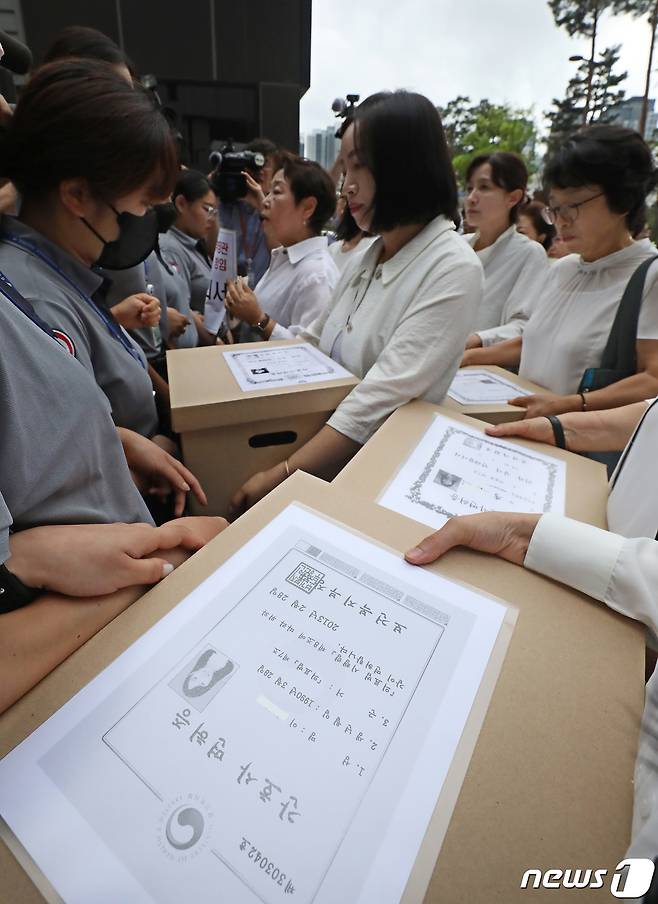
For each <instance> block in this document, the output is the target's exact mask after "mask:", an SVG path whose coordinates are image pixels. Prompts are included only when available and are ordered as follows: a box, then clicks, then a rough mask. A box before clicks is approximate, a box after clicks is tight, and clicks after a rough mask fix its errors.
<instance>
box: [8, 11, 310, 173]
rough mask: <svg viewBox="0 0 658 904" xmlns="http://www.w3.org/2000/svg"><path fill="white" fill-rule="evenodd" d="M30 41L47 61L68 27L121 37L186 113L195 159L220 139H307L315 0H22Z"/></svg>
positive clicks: (292, 144) (185, 129) (140, 67)
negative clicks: (303, 115) (304, 102)
mask: <svg viewBox="0 0 658 904" xmlns="http://www.w3.org/2000/svg"><path fill="white" fill-rule="evenodd" d="M21 7H22V14H23V22H24V26H25V40H26V43H27V44H28V46H29V47H30V49H31V50H32V53H33V54H34V58H35V61H36V62H37V63H38V62H40V60H41V58H42V56H43V54H44V52H45V50H46V48H47V47H48V44H49V43H50V41H51V39H52V38H53V37H54V35H55V34H56V33H57V32H58V31H59V29H60V28H62V27H64V26H65V25H89V26H92V27H93V28H98V29H100V31H103V32H105V34H107V35H109V36H110V37H111V38H113V39H114V40H115V41H116V42H117V44H119V45H120V46H121V47H122V49H123V50H124V51H125V53H127V55H128V56H129V57H130V58H131V59H132V60H133V62H134V64H135V67H136V69H137V71H138V72H139V73H140V74H145V73H152V74H154V75H155V76H156V77H157V79H158V91H159V94H160V96H161V97H162V100H163V103H164V104H165V105H166V106H169V107H171V108H172V109H173V110H174V111H175V112H176V114H177V115H178V117H179V127H180V129H181V131H182V133H183V136H184V138H185V140H186V142H187V144H188V147H189V150H190V162H191V164H192V165H197V166H202V168H204V167H205V162H206V160H207V155H208V150H209V146H210V143H211V142H212V141H221V140H225V139H227V138H233V139H235V140H236V142H244V141H248V140H249V139H251V138H253V137H255V136H256V135H265V136H267V137H268V138H271V139H273V140H274V141H276V142H277V143H278V144H280V145H282V146H284V147H288V148H290V149H292V150H297V148H298V147H299V101H300V99H301V97H302V95H303V94H304V93H305V91H306V90H307V88H308V87H309V84H310V55H311V0H277V2H272V0H239V2H235V0H183V2H181V0H93V2H90V0H56V2H52V3H51V2H44V0H21Z"/></svg>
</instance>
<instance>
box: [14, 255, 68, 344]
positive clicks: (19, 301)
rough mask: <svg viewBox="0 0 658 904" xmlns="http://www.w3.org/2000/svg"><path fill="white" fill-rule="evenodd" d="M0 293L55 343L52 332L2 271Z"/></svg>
mask: <svg viewBox="0 0 658 904" xmlns="http://www.w3.org/2000/svg"><path fill="white" fill-rule="evenodd" d="M0 293H1V294H2V295H4V297H5V298H6V299H7V301H9V302H11V304H13V305H14V307H15V308H18V310H19V311H20V312H21V314H24V315H25V316H26V317H27V318H28V320H31V321H32V323H34V324H35V325H36V326H38V327H39V329H40V330H43V332H44V333H46V334H47V335H48V336H50V337H51V339H55V341H57V338H56V337H55V336H54V335H53V331H52V330H51V328H50V327H49V326H48V324H47V323H46V322H45V320H42V319H41V318H40V317H39V316H38V315H37V313H36V311H35V310H34V308H33V307H32V305H31V304H30V302H29V301H27V299H25V298H23V296H22V295H21V293H20V292H19V291H18V289H17V288H16V287H15V286H13V285H12V284H11V282H10V281H9V280H8V279H7V277H6V276H5V274H4V273H3V272H2V270H0Z"/></svg>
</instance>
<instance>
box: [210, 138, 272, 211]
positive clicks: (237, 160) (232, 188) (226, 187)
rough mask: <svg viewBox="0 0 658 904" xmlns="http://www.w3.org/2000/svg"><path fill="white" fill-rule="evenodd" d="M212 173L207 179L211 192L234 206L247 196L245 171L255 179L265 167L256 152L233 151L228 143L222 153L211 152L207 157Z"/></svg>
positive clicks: (259, 154) (262, 157)
mask: <svg viewBox="0 0 658 904" xmlns="http://www.w3.org/2000/svg"><path fill="white" fill-rule="evenodd" d="M209 161H210V165H211V167H212V172H211V173H210V176H209V177H208V181H209V182H210V185H211V188H212V190H213V191H214V192H215V194H216V195H218V197H219V198H220V200H221V201H224V202H225V203H227V204H234V203H235V202H236V201H239V200H240V199H241V198H244V197H245V195H246V194H247V179H246V177H245V175H244V171H245V170H246V171H247V172H248V173H249V174H250V175H252V176H253V177H254V178H255V179H258V176H259V174H260V171H261V170H262V168H263V167H264V166H265V157H264V156H263V155H262V154H261V153H260V152H258V151H234V150H233V144H232V143H231V142H229V143H228V144H226V145H225V146H224V148H223V150H222V151H212V152H211V154H210V157H209Z"/></svg>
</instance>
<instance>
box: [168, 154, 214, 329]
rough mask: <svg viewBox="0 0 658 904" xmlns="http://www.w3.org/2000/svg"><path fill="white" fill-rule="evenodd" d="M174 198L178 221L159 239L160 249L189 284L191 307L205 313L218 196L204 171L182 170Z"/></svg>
mask: <svg viewBox="0 0 658 904" xmlns="http://www.w3.org/2000/svg"><path fill="white" fill-rule="evenodd" d="M172 200H173V202H174V204H175V205H176V210H177V215H176V221H175V223H174V225H173V226H172V227H171V229H169V231H168V232H166V233H165V234H164V235H163V236H162V238H161V239H160V249H161V251H162V254H163V257H164V259H165V260H166V261H167V263H168V264H171V265H173V266H174V267H175V269H176V270H177V271H178V273H179V274H180V275H181V276H182V277H183V279H184V281H185V283H186V284H187V286H188V287H189V293H190V306H191V307H192V310H194V311H198V312H199V313H200V314H203V309H204V307H205V303H206V292H207V290H208V284H209V282H210V271H211V267H212V261H211V260H210V258H209V257H208V249H207V246H206V243H205V240H206V238H207V236H208V235H209V234H210V232H212V229H213V227H214V225H215V222H216V220H217V195H216V194H215V192H214V191H213V190H212V188H211V187H210V183H209V182H208V180H207V179H206V177H205V176H204V175H203V173H199V172H197V171H196V170H183V171H182V172H181V173H180V175H179V176H178V179H177V180H176V187H175V188H174V193H173V195H172Z"/></svg>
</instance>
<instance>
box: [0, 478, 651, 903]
mask: <svg viewBox="0 0 658 904" xmlns="http://www.w3.org/2000/svg"><path fill="white" fill-rule="evenodd" d="M294 501H301V502H302V503H303V504H305V505H306V506H308V507H310V508H311V509H313V510H315V511H317V512H320V513H322V514H324V515H325V516H327V517H329V518H331V519H333V520H335V521H337V522H340V523H342V524H344V525H346V526H348V527H349V529H351V530H356V531H359V532H361V533H362V534H365V535H366V536H368V537H369V538H371V539H372V540H374V541H375V542H377V543H380V544H383V545H385V546H387V547H388V548H390V549H393V550H398V551H400V552H402V551H403V550H405V549H408V548H410V547H411V546H413V545H415V544H416V543H417V542H418V541H419V540H420V539H421V538H422V537H423V536H424V535H425V534H426V533H427V528H426V527H425V526H423V525H419V524H418V523H417V522H414V521H411V520H409V519H407V518H403V517H401V516H399V515H396V514H395V513H393V512H389V511H387V510H385V509H382V508H380V507H378V506H376V505H374V504H373V503H368V502H364V500H363V499H361V498H359V497H358V496H357V495H356V494H355V493H353V492H350V493H346V492H340V491H338V490H337V489H336V488H335V487H332V486H329V485H327V484H325V483H324V482H323V481H319V480H317V479H315V478H311V477H308V476H307V475H302V474H295V475H293V476H292V477H291V478H290V479H289V480H287V481H285V482H284V483H283V484H282V485H281V486H280V487H278V488H277V490H275V491H274V492H273V493H271V494H270V495H269V496H268V497H266V498H265V499H264V500H262V501H261V502H260V503H259V504H258V505H257V506H255V507H254V508H253V509H252V510H251V511H249V512H247V513H246V515H244V516H243V517H242V518H240V519H239V520H238V521H237V522H236V523H235V524H233V525H232V526H231V528H230V529H229V530H227V531H226V532H224V533H223V534H220V535H219V536H218V537H217V538H216V539H215V540H213V541H212V542H211V543H210V544H208V545H207V546H206V547H205V548H204V549H202V550H201V551H200V552H199V553H197V554H196V555H195V556H193V557H192V558H191V559H190V560H188V562H186V563H185V564H184V565H182V566H181V567H180V568H178V569H177V570H176V571H175V572H174V573H173V574H172V575H170V576H169V577H168V578H167V579H166V580H165V581H163V582H162V583H161V584H159V585H158V586H157V587H156V588H154V589H153V590H151V591H150V592H148V593H147V594H145V596H144V597H142V599H141V600H140V602H139V603H138V604H136V605H133V606H132V607H130V608H129V609H128V610H126V611H125V612H124V613H122V614H121V615H120V616H119V617H118V618H116V619H115V620H114V621H113V622H111V623H110V624H109V625H108V626H107V627H106V628H104V629H103V630H102V631H101V632H100V633H99V634H97V635H96V636H95V637H93V638H92V639H91V640H90V641H88V642H87V643H86V644H85V645H84V646H83V647H82V648H81V649H80V650H79V651H78V652H77V653H75V654H73V655H72V656H71V657H69V659H68V660H66V662H64V663H62V665H60V666H59V667H58V668H57V669H55V671H54V672H53V673H52V674H51V675H50V676H48V677H47V678H46V679H44V680H43V681H42V682H41V683H40V684H39V685H38V686H37V687H36V688H34V689H33V690H32V691H31V692H30V693H28V694H27V695H26V696H25V697H24V698H23V699H22V700H20V701H19V702H18V703H17V704H15V705H14V706H13V707H12V708H11V709H9V710H8V711H7V712H6V713H5V714H4V715H3V716H1V717H0V754H2V755H4V754H5V753H6V752H8V751H9V750H11V749H12V748H13V747H14V746H15V745H16V744H18V743H19V742H20V741H22V740H23V739H24V738H25V737H27V735H28V734H30V732H31V731H33V730H34V729H35V728H36V727H37V726H38V725H40V724H41V723H42V722H43V721H44V720H45V719H46V718H48V717H49V716H50V715H51V714H52V713H53V712H55V711H56V710H57V709H58V708H59V707H60V706H62V705H63V704H64V703H65V702H66V701H67V700H68V699H69V698H70V697H71V696H72V695H73V694H74V693H76V692H77V691H78V690H79V689H80V688H81V687H82V686H84V685H85V684H86V683H87V682H89V681H90V680H91V679H92V678H93V677H94V676H95V675H97V674H98V673H99V672H100V671H101V670H102V669H103V668H104V667H105V666H106V665H108V664H109V663H110V662H112V661H113V660H114V659H115V658H116V657H117V656H118V655H119V654H120V653H121V652H123V650H125V649H126V647H127V646H129V645H130V644H131V643H132V642H133V641H134V640H136V639H137V638H138V637H139V636H141V634H142V633H143V632H144V631H146V630H147V629H148V628H149V627H151V626H152V625H153V624H154V623H155V622H157V621H158V620H159V619H160V618H161V617H162V616H163V615H165V614H166V613H167V612H168V611H169V610H170V609H171V608H172V607H173V606H174V605H176V603H178V602H179V601H180V600H181V599H183V598H184V597H185V596H186V595H187V594H188V593H189V592H190V591H191V590H192V589H193V588H194V587H196V586H197V585H198V584H199V583H200V582H201V581H202V580H204V579H205V578H206V577H208V576H209V575H210V574H211V573H212V572H213V571H214V570H215V569H216V568H217V567H218V566H219V565H220V564H221V563H222V562H224V561H226V559H228V558H229V557H230V556H231V555H232V554H233V553H234V552H235V551H236V550H237V549H239V548H240V547H241V546H242V545H243V543H244V542H246V540H247V539H249V537H251V536H253V535H254V534H255V533H256V532H257V531H258V530H259V529H260V527H262V526H263V525H264V524H265V523H268V522H269V521H270V520H271V519H272V518H273V517H274V516H275V515H277V514H278V513H279V512H280V511H282V510H283V509H284V508H285V507H286V506H287V505H289V504H290V503H291V502H294ZM430 568H431V569H432V570H433V571H436V572H437V573H440V574H443V575H445V576H446V577H448V578H451V579H453V580H457V581H464V579H465V578H466V579H467V580H468V582H469V584H470V585H472V586H475V587H477V588H481V589H482V590H484V591H485V592H487V593H491V594H494V595H496V596H498V597H500V598H502V599H504V600H506V601H508V602H509V603H511V604H512V605H513V606H515V607H516V608H517V609H518V610H519V618H518V622H517V625H516V628H515V630H514V634H513V636H512V640H511V644H510V647H509V649H508V651H507V656H506V658H505V661H504V663H503V666H502V671H501V673H500V677H499V678H498V682H497V684H496V686H495V691H494V693H493V698H492V700H491V702H490V704H489V707H488V710H487V713H486V718H485V720H484V724H483V726H482V729H481V731H480V732H479V736H477V733H476V735H475V737H470V738H468V741H469V742H472V743H475V741H476V740H477V744H476V746H475V750H474V753H473V755H472V757H471V759H470V763H469V765H468V771H467V772H466V777H465V779H464V782H463V785H462V786H461V790H460V791H459V795H458V799H457V803H456V807H455V810H454V813H453V815H452V818H451V819H450V822H449V825H448V828H447V834H446V835H445V839H444V841H443V845H442V846H441V849H440V853H439V857H438V861H437V862H436V866H434V863H435V861H436V856H437V851H438V850H439V846H440V837H441V836H442V833H443V829H444V828H445V826H444V825H443V824H442V822H443V820H444V812H445V810H444V809H442V808H441V807H440V806H439V807H437V810H436V811H435V817H434V818H433V821H432V824H431V826H430V829H429V831H428V833H427V835H426V837H425V841H424V843H423V847H422V849H421V851H420V853H419V856H418V859H417V861H416V867H415V869H414V872H413V873H412V875H411V877H410V880H409V883H408V886H407V890H406V892H405V896H404V899H403V900H404V901H405V904H406V902H411V901H414V902H418V901H421V900H423V896H424V895H425V888H426V883H427V879H428V878H429V877H430V875H431V881H430V885H429V889H428V891H427V894H426V895H425V901H428V902H436V904H439V902H441V904H462V902H463V904H480V902H481V904H490V902H492V901H500V902H505V904H512V902H515V901H524V900H526V899H527V898H528V897H529V896H531V897H533V898H534V897H537V896H542V897H543V896H544V895H543V893H542V892H536V893H533V892H532V891H530V892H528V891H527V890H526V891H522V890H520V888H519V883H520V879H521V877H522V875H523V873H524V871H525V870H526V869H529V868H531V867H538V868H542V869H548V868H549V867H555V866H562V865H563V864H564V865H565V866H568V865H572V866H578V865H590V864H591V865H592V866H597V867H607V868H614V866H615V865H616V863H617V862H618V861H619V859H621V855H622V853H623V852H624V850H625V848H626V845H627V843H628V839H629V835H630V822H631V807H632V796H633V785H632V776H633V764H634V759H635V755H636V748H637V735H638V729H639V724H640V718H641V712H642V706H643V691H644V680H643V679H644V636H643V632H642V630H641V629H640V628H639V626H638V625H637V624H635V623H633V622H631V621H630V620H628V619H625V618H622V617H621V616H619V615H617V614H615V613H614V612H612V611H611V610H609V609H607V608H606V607H605V606H602V605H600V604H599V603H596V602H594V601H592V600H590V599H589V598H587V597H585V596H583V595H582V594H579V593H577V592H576V591H572V590H569V589H567V588H564V587H561V586H560V585H557V584H555V583H553V582H552V581H549V580H547V579H545V578H542V577H541V576H539V575H536V574H532V573H530V572H526V571H524V570H523V569H521V568H518V567H516V566H513V565H511V564H509V563H507V562H504V561H502V560H500V559H495V558H492V557H490V556H484V555H480V554H478V553H473V552H470V551H467V550H462V549H457V550H453V551H451V552H450V553H449V554H448V555H446V556H445V557H444V559H443V560H442V561H440V562H438V563H436V564H434V565H432V566H430ZM467 735H468V730H467V732H465V736H467ZM439 804H441V801H439ZM0 875H2V882H1V883H0V902H2V904H16V902H19V901H20V902H21V904H31V902H34V901H40V900H42V897H41V895H40V894H39V893H38V892H37V890H36V888H35V886H34V885H33V884H32V883H31V882H30V880H29V879H28V878H27V875H26V874H25V873H24V872H23V870H22V869H21V868H20V866H19V865H18V863H17V861H16V860H14V858H13V857H12V855H11V854H10V853H9V851H8V850H7V848H5V847H4V846H0ZM595 894H596V892H593V893H592V899H593V900H595V901H598V900H600V896H598V897H594V895H595ZM583 898H585V899H589V895H588V893H587V892H586V891H582V892H580V893H579V900H582V899H583ZM546 900H547V901H551V900H555V896H554V893H553V892H551V891H550V890H549V891H547V892H546Z"/></svg>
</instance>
